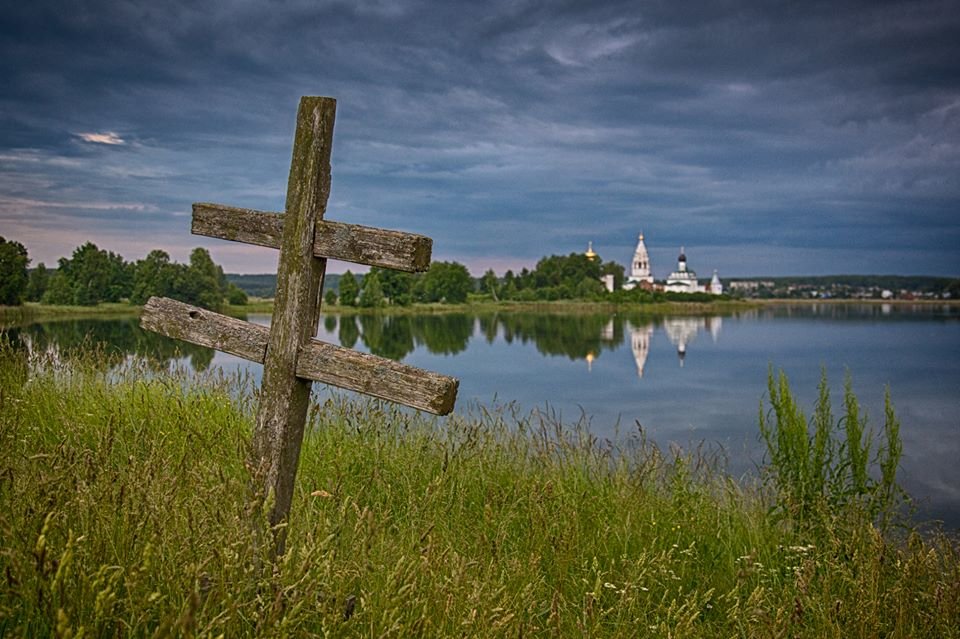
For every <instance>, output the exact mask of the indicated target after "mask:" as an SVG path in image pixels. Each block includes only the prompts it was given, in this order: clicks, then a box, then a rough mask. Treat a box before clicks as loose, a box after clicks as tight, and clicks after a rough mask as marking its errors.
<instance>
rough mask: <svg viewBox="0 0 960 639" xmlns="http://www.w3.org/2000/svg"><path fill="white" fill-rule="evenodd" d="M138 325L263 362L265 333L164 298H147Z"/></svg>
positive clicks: (237, 321) (236, 320)
mask: <svg viewBox="0 0 960 639" xmlns="http://www.w3.org/2000/svg"><path fill="white" fill-rule="evenodd" d="M140 326H142V327H143V328H145V329H146V330H148V331H153V332H154V333H159V334H161V335H164V336H166V337H171V338H173V339H180V340H183V341H185V342H190V343H191V344H198V345H200V346H207V347H209V348H215V349H217V350H218V351H223V352H224V353H229V354H231V355H236V356H237V357H242V358H244V359H248V360H250V361H251V362H257V363H259V364H262V363H263V360H264V357H265V356H266V351H267V339H268V337H269V330H268V329H267V327H266V326H258V325H257V324H251V323H250V322H244V321H243V320H238V319H234V318H232V317H227V316H226V315H221V314H220V313H214V312H213V311H208V310H207V309H204V308H200V307H198V306H191V305H190V304H184V303H183V302H178V301H177V300H172V299H170V298H168V297H151V298H150V299H149V300H147V303H146V304H145V305H144V307H143V314H142V315H141V316H140Z"/></svg>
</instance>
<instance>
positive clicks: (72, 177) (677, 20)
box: [0, 0, 960, 275]
mask: <svg viewBox="0 0 960 639" xmlns="http://www.w3.org/2000/svg"><path fill="white" fill-rule="evenodd" d="M957 43H960V17H958V15H957V12H956V11H955V10H954V7H952V6H951V3H950V2H939V1H923V2H882V3H877V2H862V3H861V2H839V3H838V2H830V3H827V2H822V3H821V2H812V3H802V4H796V3H748V2H703V3H700V4H699V5H691V4H689V3H682V4H681V3H666V4H664V3H653V2H649V3H647V2H641V3H637V2H632V1H629V2H627V1H624V2H599V3H598V2H560V3H545V2H532V1H530V2H513V1H509V2H508V1H506V0H504V1H502V2H494V3H468V2H449V3H440V2H428V1H426V0H424V1H409V2H386V1H382V0H369V1H366V2H359V3H357V2H340V1H328V2H314V1H309V2H308V1H306V0H301V1H297V0H294V1H290V2H283V3H260V2H252V1H251V2H230V3H220V4H217V5H216V6H203V7H199V6H196V5H195V4H193V3H187V2H171V3H159V4H158V3H147V2H129V3H115V2H111V1H99V2H98V1H88V2H81V3H78V4H75V5H71V8H65V7H64V6H63V5H62V3H52V2H44V1H39V2H31V3H21V4H20V5H17V6H14V7H11V8H9V9H8V10H7V11H6V12H5V20H4V22H3V24H2V25H0V72H2V73H3V77H4V78H5V79H6V80H7V82H6V83H5V86H4V89H3V90H2V93H0V224H2V225H3V228H2V233H3V234H4V235H5V236H8V235H9V236H17V234H18V233H19V237H21V238H23V241H25V243H26V244H27V247H28V249H30V251H31V255H32V256H34V260H35V261H39V260H45V261H47V262H50V261H52V260H54V259H55V257H56V256H58V255H63V254H66V253H69V251H70V250H71V249H72V246H75V245H76V244H79V243H80V242H81V241H83V240H86V239H91V240H93V241H95V242H96V241H100V242H101V243H103V242H106V241H110V242H113V243H114V244H113V245H112V246H110V248H111V249H112V250H116V251H119V252H121V253H123V254H124V255H126V256H127V257H128V258H135V257H139V255H138V254H134V253H135V252H137V253H139V254H143V253H145V252H146V250H148V247H149V239H150V237H156V238H157V240H158V242H160V241H162V242H164V244H165V246H166V247H172V248H174V252H176V251H181V252H183V253H184V254H185V252H186V251H187V250H188V249H189V247H190V246H194V245H198V244H201V243H203V242H201V241H200V238H195V237H191V236H190V235H189V226H188V224H187V223H186V221H185V218H184V216H185V215H186V214H187V213H188V212H189V206H190V203H191V202H193V201H198V200H207V201H209V200H213V201H223V202H227V203H233V204H238V205H244V206H250V207H254V208H263V209H273V210H278V209H280V208H281V207H282V205H283V200H284V194H283V189H284V188H285V185H286V172H287V169H288V163H289V157H290V142H291V138H292V130H291V129H292V126H293V118H294V113H295V108H296V101H297V99H298V97H299V96H300V95H303V94H322V95H333V96H335V97H337V98H338V116H337V117H338V122H337V131H336V134H335V143H334V145H335V146H334V186H333V193H332V195H331V206H330V216H331V217H338V218H340V219H348V220H349V221H353V222H359V223H366V224H375V225H382V226H390V227H399V228H406V229H409V230H414V231H417V232H421V233H426V234H429V235H431V236H433V237H434V239H435V244H434V246H435V251H436V253H437V256H438V257H440V258H447V259H459V260H462V261H465V262H467V263H468V264H469V265H470V266H471V268H473V269H474V270H480V269H483V268H486V266H487V265H496V266H497V267H498V268H506V267H507V266H512V267H514V268H518V267H520V266H522V265H530V264H532V262H533V261H534V260H535V259H536V258H538V257H540V256H541V255H543V254H546V253H556V252H559V253H566V252H569V251H572V250H580V249H582V247H583V246H584V245H585V244H586V242H587V241H588V240H593V241H594V243H595V246H597V247H598V249H600V250H601V254H602V255H603V256H604V257H605V258H608V259H611V258H612V259H617V260H618V261H621V262H626V261H627V260H628V259H629V256H630V254H631V252H632V246H633V242H634V241H635V235H636V233H637V232H638V231H639V230H640V229H641V228H642V229H643V230H644V231H645V232H646V233H647V235H648V243H650V244H651V246H656V247H657V250H661V251H663V252H664V255H666V256H669V257H666V258H664V259H666V260H667V261H672V259H673V257H674V256H673V255H672V254H673V253H674V252H675V250H676V248H675V247H677V246H679V245H680V244H685V245H687V246H688V247H698V248H699V250H701V251H702V253H701V255H702V256H703V258H704V259H707V258H709V259H711V260H714V261H712V262H710V263H709V264H707V263H702V261H700V260H698V265H699V268H700V269H701V270H704V271H706V270H708V269H712V268H719V269H720V270H721V273H722V274H724V273H726V274H730V275H734V274H743V273H771V274H776V273H793V272H813V271H814V270H816V272H837V271H841V270H843V271H859V272H869V271H875V270H878V266H877V265H878V264H879V265H884V264H894V265H896V270H897V271H898V272H927V273H944V274H952V275H956V274H957V273H958V271H960V258H958V257H957V252H956V250H955V248H954V247H955V246H956V245H957V242H958V240H960V230H958V224H957V221H956V220H957V208H958V203H960V177H958V176H960V69H958V62H957V60H960V45H958V44H957ZM84 136H87V137H86V138H85V137H84ZM100 136H102V137H100ZM119 140H122V141H123V142H124V144H110V143H108V142H110V141H119ZM97 207H101V208H97ZM110 207H115V208H110ZM62 229H69V230H70V233H59V232H57V233H55V232H54V231H55V230H62ZM80 235H83V237H81V236H80ZM100 238H104V239H100ZM206 245H208V246H210V247H211V249H212V250H213V251H214V255H215V257H220V258H221V259H222V260H223V261H224V262H225V263H226V265H227V267H228V269H234V270H272V268H273V267H274V263H273V260H272V259H271V256H270V255H269V253H267V254H262V253H260V252H257V253H250V255H251V256H254V257H248V256H246V254H245V253H244V250H245V249H244V247H230V248H229V249H227V248H226V247H224V245H223V243H219V247H218V244H217V243H212V244H211V243H207V244H206ZM127 246H129V247H130V248H129V249H127V248H125V247H127ZM848 249H852V252H851V250H848ZM218 250H220V251H222V257H221V256H220V255H219V254H218V253H217V251H218ZM250 250H251V251H252V250H253V249H250ZM804 253H809V254H811V255H813V254H815V255H816V268H815V269H814V268H813V267H812V266H810V265H809V261H804V260H803V259H800V258H799V257H797V256H800V255H803V254H804ZM691 259H693V255H691ZM231 261H232V262H231ZM805 266H806V267H807V269H808V270H807V271H804V270H803V268H804V267H805ZM665 268H666V266H665ZM797 269H801V270H799V271H798V270H797ZM879 270H886V269H882V268H881V269H879Z"/></svg>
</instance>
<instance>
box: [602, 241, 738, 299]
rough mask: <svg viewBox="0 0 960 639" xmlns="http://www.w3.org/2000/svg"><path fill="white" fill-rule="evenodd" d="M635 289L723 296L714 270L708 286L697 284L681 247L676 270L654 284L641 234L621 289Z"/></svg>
mask: <svg viewBox="0 0 960 639" xmlns="http://www.w3.org/2000/svg"><path fill="white" fill-rule="evenodd" d="M591 249H592V247H591ZM637 287H640V288H645V289H648V290H652V291H667V292H672V293H710V294H713V295H721V294H723V284H722V283H721V282H720V278H719V277H718V276H717V271H716V270H714V271H713V279H711V280H710V284H708V285H706V286H703V285H701V284H700V283H699V282H697V273H696V271H693V270H691V269H689V268H688V267H687V256H686V255H685V252H684V249H683V247H681V248H680V256H679V257H678V258H677V270H675V271H673V272H672V273H670V275H669V276H667V279H666V281H664V282H662V283H658V282H655V281H654V279H653V271H652V270H651V268H650V254H649V253H647V245H646V244H644V242H643V233H641V234H640V239H639V240H638V241H637V249H636V250H635V251H634V252H633V261H632V262H631V263H630V275H629V276H628V277H627V281H626V282H624V283H623V288H624V289H626V290H628V291H629V290H631V289H633V288H637Z"/></svg>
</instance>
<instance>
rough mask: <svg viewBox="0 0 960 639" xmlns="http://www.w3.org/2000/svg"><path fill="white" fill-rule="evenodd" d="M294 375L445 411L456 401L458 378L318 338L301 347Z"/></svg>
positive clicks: (433, 409)
mask: <svg viewBox="0 0 960 639" xmlns="http://www.w3.org/2000/svg"><path fill="white" fill-rule="evenodd" d="M297 377H302V378H304V379H312V380H314V381H317V382H323V383H324V384H332V385H333V386H339V387H340V388H346V389H349V390H352V391H357V392H358V393H364V394H365V395H373V396H374V397H379V398H381V399H386V400H390V401H392V402H397V403H400V404H403V405H404V406H412V407H413V408H419V409H420V410H425V411H427V412H429V413H434V414H437V415H446V414H447V413H449V412H450V411H452V410H453V405H454V404H455V403H456V401H457V388H458V387H459V385H460V382H459V380H457V379H456V378H453V377H448V376H446V375H440V374H439V373H433V372H430V371H425V370H423V369H420V368H415V367H413V366H407V365H406V364H401V363H400V362H395V361H393V360H392V359H387V358H385V357H378V356H377V355H370V354H369V353H361V352H359V351H354V350H350V349H349V348H343V347H342V346H334V345H333V344H328V343H326V342H321V341H320V340H317V339H312V340H310V341H309V342H308V343H307V344H305V345H304V346H303V347H302V348H301V349H300V358H299V359H298V360H297Z"/></svg>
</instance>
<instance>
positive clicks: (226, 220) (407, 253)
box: [191, 202, 433, 272]
mask: <svg viewBox="0 0 960 639" xmlns="http://www.w3.org/2000/svg"><path fill="white" fill-rule="evenodd" d="M191 231H192V232H193V233H194V235H204V236H207V237H216V238H219V239H222V240H232V241H234V242H245V243H247V244H256V245H258V246H267V247H271V248H280V238H281V236H282V235H283V216H282V215H281V214H279V213H268V212H265V211H256V210H254V209H243V208H239V207H235V206H224V205H222V204H210V203H207V202H198V203H196V204H194V205H193V223H192V226H191ZM432 251H433V240H431V239H430V238H429V237H425V236H423V235H417V234H416V233H404V232H403V231H391V230H388V229H380V228H376V227H373V226H361V225H359V224H344V223H343V222H332V221H327V220H320V221H318V222H317V226H316V232H315V234H314V243H313V254H314V255H315V256H316V257H326V258H331V259H336V260H343V261H344V262H353V263H354V264H366V265H367V266H378V267H380V268H391V269H396V270H398V271H409V272H422V271H426V270H427V269H428V268H430V256H431V253H432Z"/></svg>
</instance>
